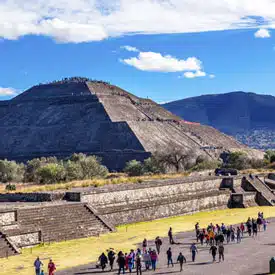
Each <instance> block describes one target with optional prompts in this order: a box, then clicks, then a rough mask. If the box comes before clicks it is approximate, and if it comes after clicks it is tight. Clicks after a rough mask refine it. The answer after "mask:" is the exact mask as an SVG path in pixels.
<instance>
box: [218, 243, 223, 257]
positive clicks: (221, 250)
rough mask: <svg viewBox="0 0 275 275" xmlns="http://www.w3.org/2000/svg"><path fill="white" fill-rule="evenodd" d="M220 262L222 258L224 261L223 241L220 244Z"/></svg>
mask: <svg viewBox="0 0 275 275" xmlns="http://www.w3.org/2000/svg"><path fill="white" fill-rule="evenodd" d="M218 251H219V262H220V261H221V259H222V260H223V261H224V246H223V243H220V244H219V250H218Z"/></svg>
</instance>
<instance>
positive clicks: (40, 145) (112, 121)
mask: <svg viewBox="0 0 275 275" xmlns="http://www.w3.org/2000/svg"><path fill="white" fill-rule="evenodd" d="M0 134H1V140H0V159H3V158H7V159H12V160H17V161H26V160H29V159H32V158H35V157H42V156H45V157H46V156H56V157H59V158H66V157H68V156H70V155H71V154H73V153H79V152H82V153H86V154H90V155H97V156H100V157H101V158H102V159H103V163H104V164H105V165H106V166H107V167H108V168H109V169H110V170H115V171H119V170H121V169H123V167H124V166H125V163H126V162H127V161H129V160H132V159H136V160H144V159H146V158H148V157H149V156H150V155H151V153H153V152H156V151H165V150H169V148H172V147H175V148H182V149H184V150H192V151H193V152H194V153H195V154H196V155H205V156H208V157H211V158H218V157H219V155H220V153H221V152H223V151H231V150H248V151H250V150H249V149H248V148H247V147H245V146H244V145H242V144H240V143H238V142H237V141H236V140H234V139H233V138H232V137H229V136H226V135H224V134H222V133H220V132H219V131H217V130H215V129H214V128H211V127H208V126H203V125H199V124H192V123H188V122H186V121H183V120H182V119H181V118H179V117H177V116H175V115H173V114H172V113H170V112H169V111H167V110H165V109H164V108H162V107H161V106H160V105H158V104H157V103H155V102H154V101H152V100H150V99H142V98H139V97H137V96H135V95H133V94H131V93H128V92H127V91H125V90H123V89H121V88H119V87H117V86H114V85H110V84H108V83H106V82H100V81H87V80H86V79H85V80H82V81H79V80H78V81H74V80H66V81H60V82H55V83H50V84H43V85H42V84H41V85H37V86H34V87H32V88H30V89H28V90H27V91H25V92H23V93H22V94H20V95H18V96H17V97H15V98H13V99H11V100H7V101H0Z"/></svg>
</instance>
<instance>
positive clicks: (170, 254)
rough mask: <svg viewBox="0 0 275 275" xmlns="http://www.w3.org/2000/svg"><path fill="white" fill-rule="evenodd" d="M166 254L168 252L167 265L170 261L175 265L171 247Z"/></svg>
mask: <svg viewBox="0 0 275 275" xmlns="http://www.w3.org/2000/svg"><path fill="white" fill-rule="evenodd" d="M166 254H167V266H168V267H169V266H170V263H171V264H172V267H173V266H174V263H173V258H172V256H173V255H172V250H171V247H169V249H168V250H167V252H166Z"/></svg>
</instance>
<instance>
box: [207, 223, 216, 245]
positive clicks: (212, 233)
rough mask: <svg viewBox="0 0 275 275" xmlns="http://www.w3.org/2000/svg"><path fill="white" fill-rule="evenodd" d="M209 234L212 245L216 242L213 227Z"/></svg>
mask: <svg viewBox="0 0 275 275" xmlns="http://www.w3.org/2000/svg"><path fill="white" fill-rule="evenodd" d="M208 235H209V240H210V246H212V245H213V244H214V239H215V233H214V231H213V227H212V229H211V230H210V231H209V233H208Z"/></svg>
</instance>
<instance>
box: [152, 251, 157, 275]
mask: <svg viewBox="0 0 275 275" xmlns="http://www.w3.org/2000/svg"><path fill="white" fill-rule="evenodd" d="M157 260H158V255H157V252H156V250H153V252H152V254H151V263H152V269H153V270H154V271H156V267H157Z"/></svg>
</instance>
